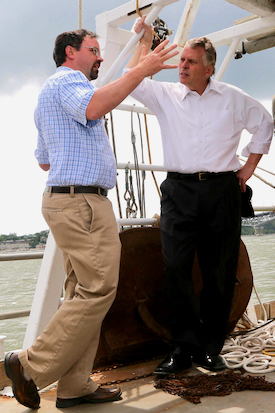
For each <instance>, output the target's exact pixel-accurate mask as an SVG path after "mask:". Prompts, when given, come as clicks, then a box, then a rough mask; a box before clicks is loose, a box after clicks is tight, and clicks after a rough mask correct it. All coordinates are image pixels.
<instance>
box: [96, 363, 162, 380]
mask: <svg viewBox="0 0 275 413" xmlns="http://www.w3.org/2000/svg"><path fill="white" fill-rule="evenodd" d="M159 358H160V357H159V356H158V357H153V358H150V359H147V360H142V361H139V362H136V363H135V364H131V363H125V364H116V365H115V366H112V367H106V368H103V369H100V370H96V371H93V372H92V376H93V375H94V374H100V373H104V372H105V371H113V370H116V369H118V368H120V367H126V366H131V365H133V366H134V365H136V364H142V363H146V362H147V361H154V360H159ZM150 376H154V372H153V371H152V372H150V373H145V374H137V375H136V376H134V377H127V378H125V379H121V380H111V381H106V382H104V383H100V385H101V386H110V385H112V384H120V383H127V382H129V381H134V380H139V379H145V378H146V377H150Z"/></svg>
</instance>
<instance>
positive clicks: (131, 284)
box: [94, 227, 253, 368]
mask: <svg viewBox="0 0 275 413" xmlns="http://www.w3.org/2000/svg"><path fill="white" fill-rule="evenodd" d="M120 239H121V243H122V255H121V265H120V281H119V286H118V292H117V297H116V299H115V301H114V303H113V305H112V307H111V309H110V311H109V313H108V314H107V316H106V318H105V320H104V322H103V325H102V332H101V337H100V344H99V348H98V353H97V356H96V360H95V365H94V367H95V368H97V367H99V366H102V365H106V364H110V363H112V364H113V363H125V362H135V361H138V360H142V359H143V360H144V359H148V358H150V357H157V356H161V355H162V354H165V353H166V352H167V350H168V349H169V339H170V331H169V325H168V322H167V319H168V315H169V308H168V307H167V304H166V302H165V299H164V291H163V279H164V270H163V268H164V265H163V258H162V247H161V239H160V230H159V227H138V228H130V229H126V230H124V231H122V232H121V234H120ZM193 280H194V283H195V286H196V293H197V294H199V293H200V291H201V288H202V279H201V272H200V268H199V265H198V261H197V258H195V262H194V267H193ZM252 280H253V277H252V271H251V267H250V263H249V258H248V254H247V251H246V248H245V245H244V244H243V242H242V241H241V246H240V255H239V263H238V271H237V281H236V285H235V293H234V299H233V305H232V310H231V315H230V322H229V327H228V332H230V331H232V330H233V329H234V327H235V325H236V323H237V321H238V320H239V318H240V317H241V315H242V314H243V312H244V310H245V308H246V306H247V303H248V301H249V298H250V295H251V291H252V282H253V281H252Z"/></svg>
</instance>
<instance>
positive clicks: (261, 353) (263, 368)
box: [221, 320, 275, 374]
mask: <svg viewBox="0 0 275 413" xmlns="http://www.w3.org/2000/svg"><path fill="white" fill-rule="evenodd" d="M261 324H262V325H261ZM239 334H240V335H239V336H235V337H230V338H229V339H227V340H226V341H225V344H224V347H223V349H222V352H221V355H222V357H223V360H224V362H225V364H226V367H227V368H229V369H236V368H241V367H242V368H244V370H246V371H247V372H249V373H258V374H259V373H260V374H264V373H270V372H273V371H275V360H273V359H272V356H275V320H269V321H268V322H267V323H264V324H263V322H261V321H259V326H258V327H256V328H255V329H253V330H251V331H249V332H245V333H242V332H240V333H239Z"/></svg>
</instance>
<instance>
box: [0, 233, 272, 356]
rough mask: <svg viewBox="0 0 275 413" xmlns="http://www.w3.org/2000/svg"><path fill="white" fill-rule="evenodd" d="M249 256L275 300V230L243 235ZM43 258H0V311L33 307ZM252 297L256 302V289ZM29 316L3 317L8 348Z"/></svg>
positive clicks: (259, 283)
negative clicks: (268, 233)
mask: <svg viewBox="0 0 275 413" xmlns="http://www.w3.org/2000/svg"><path fill="white" fill-rule="evenodd" d="M242 240H243V242H244V243H245V245H246V248H247V250H248V254H249V257H250V262H251V267H252V272H253V276H254V284H255V286H256V288H257V291H258V294H259V295H260V298H261V300H262V301H263V302H267V301H271V300H275V283H274V280H275V268H274V253H275V234H270V235H263V236H258V237H257V236H254V235H247V236H243V237H242ZM40 266H41V260H28V261H9V262H0V280H1V290H0V313H2V312H8V311H16V310H24V309H27V308H30V307H31V304H32V299H33V295H34V291H35V286H36V281H37V277H38V274H39V269H40ZM252 299H253V302H254V303H257V302H258V301H257V298H256V296H255V294H254V293H253V295H252ZM27 322H28V317H22V318H17V319H12V320H0V335H1V334H3V335H6V336H7V339H6V340H5V351H8V350H16V349H19V348H21V347H22V344H23V340H24V335H25V330H26V327H27Z"/></svg>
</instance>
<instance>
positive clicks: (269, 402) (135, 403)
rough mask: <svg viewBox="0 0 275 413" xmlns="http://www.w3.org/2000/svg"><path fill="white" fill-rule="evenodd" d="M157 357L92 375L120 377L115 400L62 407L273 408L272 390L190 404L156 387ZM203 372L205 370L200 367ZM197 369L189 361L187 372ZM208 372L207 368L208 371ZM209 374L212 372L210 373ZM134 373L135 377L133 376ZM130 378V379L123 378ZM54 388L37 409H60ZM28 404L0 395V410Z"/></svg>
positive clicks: (242, 411) (199, 412) (202, 411)
mask: <svg viewBox="0 0 275 413" xmlns="http://www.w3.org/2000/svg"><path fill="white" fill-rule="evenodd" d="M158 363H159V360H154V361H149V362H145V363H140V364H137V365H131V366H124V367H118V368H116V369H112V370H110V371H103V372H101V373H97V374H95V375H94V376H93V378H94V380H95V381H97V382H98V383H106V382H111V381H113V380H118V381H122V383H120V384H119V386H120V387H121V389H122V392H123V393H122V399H121V400H120V401H117V402H111V403H102V404H93V405H91V404H83V405H79V406H75V407H72V408H66V409H63V410H64V411H66V412H67V413H70V412H72V413H78V412H83V413H84V412H91V411H92V412H94V413H106V412H112V413H118V412H119V413H130V412H131V413H144V412H145V411H146V412H148V413H160V412H171V413H179V412H181V413H182V412H184V413H195V412H196V413H271V412H273V411H274V403H275V394H274V392H273V391H251V390H246V391H241V392H233V393H232V394H230V395H227V396H222V397H214V396H209V397H202V398H201V403H200V404H193V403H190V402H188V401H186V400H185V399H183V398H181V397H178V396H173V395H171V394H168V393H165V392H163V391H162V390H156V389H155V387H154V381H155V379H156V376H154V375H152V374H150V373H151V372H152V371H153V370H154V367H155V366H156V365H157V364H158ZM200 370H202V371H203V372H207V371H205V370H203V369H200ZM196 372H197V373H199V371H198V368H197V367H196V366H195V365H193V367H192V369H191V370H190V372H189V373H188V374H196ZM209 373H210V372H209ZM211 374H213V373H211ZM141 376H142V377H141ZM134 377H136V378H137V379H134ZM129 378H131V379H132V380H131V381H127V382H124V381H123V380H125V379H129ZM266 380H267V381H270V382H275V372H273V373H268V374H266ZM55 398H56V390H55V387H54V386H52V387H49V388H48V389H46V390H45V391H42V392H41V407H40V409H39V413H57V412H58V411H60V410H61V409H57V408H56V407H55ZM30 411H31V410H29V409H28V408H26V407H24V406H22V405H20V404H19V403H18V402H17V401H16V400H15V399H14V398H9V397H0V412H1V413H2V412H3V413H4V412H5V413H27V412H30Z"/></svg>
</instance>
